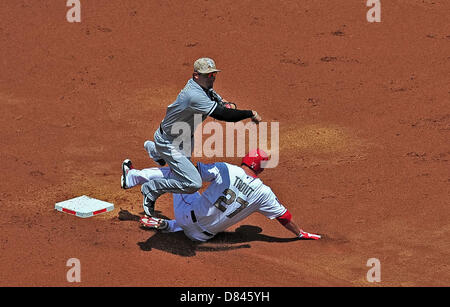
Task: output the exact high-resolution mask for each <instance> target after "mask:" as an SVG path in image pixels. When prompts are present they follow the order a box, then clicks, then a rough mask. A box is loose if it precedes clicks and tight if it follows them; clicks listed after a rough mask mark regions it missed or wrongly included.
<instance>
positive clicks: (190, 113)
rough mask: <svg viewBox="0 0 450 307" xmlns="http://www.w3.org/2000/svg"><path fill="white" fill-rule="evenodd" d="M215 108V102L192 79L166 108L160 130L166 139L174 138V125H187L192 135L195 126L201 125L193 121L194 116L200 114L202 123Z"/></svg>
mask: <svg viewBox="0 0 450 307" xmlns="http://www.w3.org/2000/svg"><path fill="white" fill-rule="evenodd" d="M216 106H217V102H215V101H213V100H211V98H210V97H209V96H208V95H207V94H206V92H205V91H204V90H203V88H202V87H201V86H200V85H198V84H197V83H196V82H195V81H194V80H193V79H190V80H189V81H188V82H187V83H186V86H185V87H184V88H183V89H182V90H181V92H180V93H179V94H178V97H177V99H176V100H175V101H174V102H173V103H172V104H171V105H169V106H168V107H167V111H166V116H165V117H164V119H163V121H162V122H161V128H162V130H163V131H164V133H165V134H166V136H167V137H169V138H175V137H177V136H178V135H179V132H178V131H176V130H177V129H175V131H172V128H173V127H174V125H175V123H177V122H182V123H187V124H188V125H189V127H190V129H191V130H190V131H191V135H193V134H194V131H195V129H196V128H197V127H196V125H199V124H200V123H201V121H198V122H195V121H194V115H195V114H201V115H202V121H204V120H205V119H206V117H207V116H208V115H210V114H211V113H212V112H213V111H214V109H215V108H216ZM174 128H177V127H174Z"/></svg>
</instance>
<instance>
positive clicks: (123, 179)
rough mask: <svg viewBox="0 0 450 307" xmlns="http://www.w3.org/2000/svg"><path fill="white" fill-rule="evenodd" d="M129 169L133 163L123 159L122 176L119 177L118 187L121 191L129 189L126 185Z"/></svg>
mask: <svg viewBox="0 0 450 307" xmlns="http://www.w3.org/2000/svg"><path fill="white" fill-rule="evenodd" d="M130 169H133V163H131V160H130V159H125V160H123V162H122V176H121V177H120V186H121V187H122V189H129V187H128V185H127V174H128V171H129V170H130Z"/></svg>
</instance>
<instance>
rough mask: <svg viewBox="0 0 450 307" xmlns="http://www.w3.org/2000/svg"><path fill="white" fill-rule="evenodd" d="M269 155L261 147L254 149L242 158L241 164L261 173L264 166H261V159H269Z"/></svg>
mask: <svg viewBox="0 0 450 307" xmlns="http://www.w3.org/2000/svg"><path fill="white" fill-rule="evenodd" d="M268 160H269V156H268V155H267V154H266V153H265V152H264V151H263V150H261V149H259V148H257V149H252V150H250V151H249V152H248V154H247V155H246V156H245V157H243V158H242V163H241V165H247V166H248V167H249V168H251V169H252V170H253V171H254V172H255V173H256V174H259V173H261V172H262V171H263V170H264V168H262V167H261V161H268Z"/></svg>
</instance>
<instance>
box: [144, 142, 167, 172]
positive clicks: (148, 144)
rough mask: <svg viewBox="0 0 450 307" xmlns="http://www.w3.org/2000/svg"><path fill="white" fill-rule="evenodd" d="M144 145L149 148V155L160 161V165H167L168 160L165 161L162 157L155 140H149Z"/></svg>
mask: <svg viewBox="0 0 450 307" xmlns="http://www.w3.org/2000/svg"><path fill="white" fill-rule="evenodd" d="M144 147H145V150H147V153H148V155H149V157H150V158H152V159H153V161H155V162H156V163H158V164H159V165H160V166H164V165H166V161H164V159H163V158H161V157H160V155H159V154H158V151H157V150H156V146H155V142H153V141H148V140H147V141H145V143H144Z"/></svg>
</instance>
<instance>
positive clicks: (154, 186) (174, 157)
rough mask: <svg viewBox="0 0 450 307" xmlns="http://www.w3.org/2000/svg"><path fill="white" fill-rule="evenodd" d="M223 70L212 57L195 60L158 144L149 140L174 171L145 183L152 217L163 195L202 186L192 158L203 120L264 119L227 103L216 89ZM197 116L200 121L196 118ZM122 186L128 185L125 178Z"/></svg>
mask: <svg viewBox="0 0 450 307" xmlns="http://www.w3.org/2000/svg"><path fill="white" fill-rule="evenodd" d="M219 71H220V70H218V69H216V65H215V63H214V61H213V60H212V59H210V58H200V59H198V60H197V61H195V63H194V73H193V75H192V78H191V79H190V80H189V81H188V82H187V84H186V86H185V87H184V89H183V90H181V92H180V93H179V95H178V97H177V99H176V100H175V101H174V102H173V103H172V104H171V105H169V106H168V107H167V111H166V116H165V117H164V119H163V121H162V122H161V125H160V126H159V128H158V129H157V130H156V132H155V134H154V144H153V142H146V148H147V151H149V152H150V151H153V152H154V154H153V158H154V160H155V161H158V162H159V163H160V164H161V165H163V164H164V162H165V163H167V164H168V166H169V167H170V170H171V176H170V177H167V178H165V177H160V178H154V179H152V180H150V181H148V182H146V183H145V184H143V185H142V186H141V192H142V195H143V196H144V203H143V206H144V211H145V213H146V214H147V215H149V216H152V215H153V214H154V206H155V201H156V200H157V199H158V197H160V196H161V195H162V194H164V193H167V192H170V193H184V194H192V193H195V192H196V191H198V190H199V189H200V188H201V187H202V178H201V177H200V174H199V172H198V170H197V169H196V167H195V166H194V165H193V164H192V162H191V160H190V157H191V153H192V150H193V148H194V146H193V135H194V132H195V129H196V127H197V126H198V125H199V124H201V122H202V121H204V120H205V119H206V118H207V117H208V116H211V117H213V118H215V119H217V120H222V121H228V122H237V121H241V120H244V119H247V118H251V119H252V121H254V122H255V123H259V122H260V121H261V117H260V116H259V115H258V114H257V113H256V112H255V111H250V110H237V109H234V108H227V107H226V106H225V103H226V101H225V100H224V99H222V97H220V95H218V94H217V93H216V92H215V91H214V90H213V84H214V81H215V79H216V74H217V72H219ZM196 115H197V116H196ZM196 117H197V118H200V120H196ZM124 163H125V162H124ZM122 169H124V166H123V167H122ZM123 172H124V171H123ZM122 188H127V187H126V184H124V180H122Z"/></svg>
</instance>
